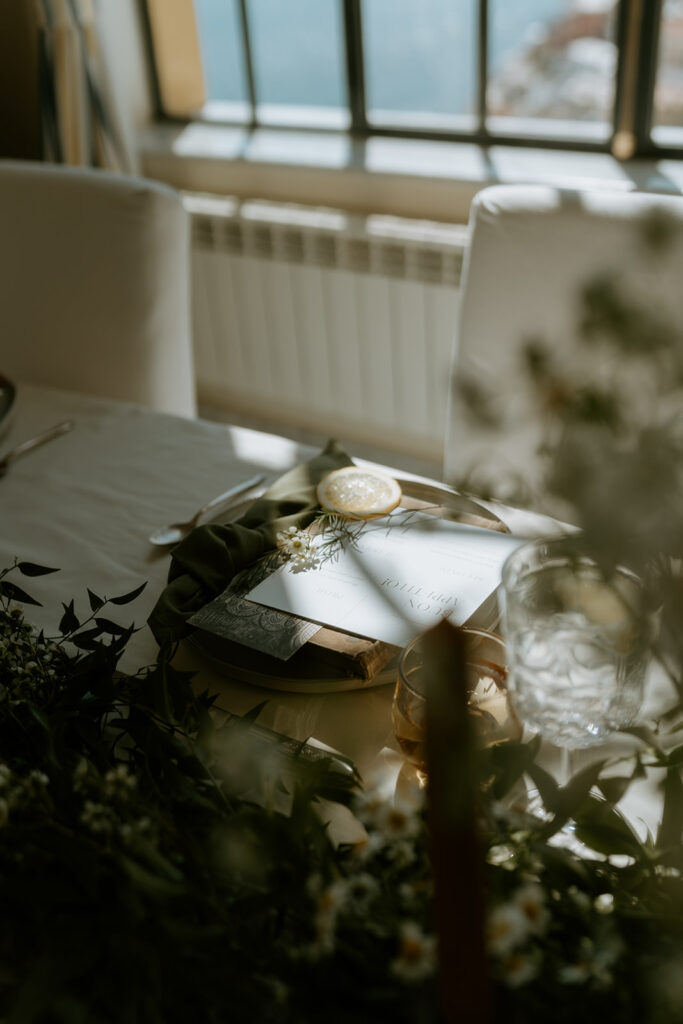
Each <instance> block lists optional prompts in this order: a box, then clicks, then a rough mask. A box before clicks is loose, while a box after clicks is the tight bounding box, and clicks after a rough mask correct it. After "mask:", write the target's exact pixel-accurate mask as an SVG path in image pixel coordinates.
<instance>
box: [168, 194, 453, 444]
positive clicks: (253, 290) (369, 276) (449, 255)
mask: <svg viewBox="0 0 683 1024" xmlns="http://www.w3.org/2000/svg"><path fill="white" fill-rule="evenodd" d="M185 201H186V205H187V208H188V210H189V211H190V214H191V219H192V238H193V257H192V258H193V288H194V301H193V305H194V337H195V358H196V368H197V379H198V388H199V400H200V402H201V403H204V404H205V405H211V406H214V407H215V406H218V407H221V408H223V409H224V410H226V411H227V412H230V411H232V412H234V413H238V414H247V415H252V416H255V417H263V418H264V419H267V420H270V421H272V422H275V423H277V424H281V425H282V428H283V431H284V430H285V428H286V427H287V426H295V427H300V428H305V429H310V430H314V431H315V432H316V433H323V434H327V435H330V436H337V437H339V438H340V439H342V440H344V439H349V440H360V441H371V442H374V443H375V444H378V445H383V446H386V447H393V448H396V449H402V450H404V451H406V452H411V453H413V454H420V455H425V456H428V457H433V458H440V455H441V449H442V442H443V436H444V425H445V416H446V399H447V391H448V376H449V362H450V352H451V345H452V341H453V334H454V330H455V325H456V317H457V310H458V301H459V295H458V285H459V280H460V269H461V265H462V256H463V251H464V246H465V243H466V236H467V229H466V228H465V227H464V226H458V225H448V224H443V225H441V224H436V223H432V222H423V221H411V220H405V219H398V218H393V217H384V216H372V217H360V216H352V215H349V214H345V213H342V212H339V211H335V210H327V209H318V208H309V207H302V206H293V205H290V204H279V203H271V202H260V201H259V202H257V201H248V202H245V201H242V202H239V201H237V200H234V199H229V198H219V197H214V196H204V195H195V194H188V195H186V197H185Z"/></svg>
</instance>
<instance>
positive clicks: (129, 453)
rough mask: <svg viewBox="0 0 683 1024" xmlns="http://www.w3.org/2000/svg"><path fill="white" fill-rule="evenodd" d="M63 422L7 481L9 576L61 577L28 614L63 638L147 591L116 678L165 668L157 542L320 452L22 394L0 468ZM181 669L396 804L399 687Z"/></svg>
mask: <svg viewBox="0 0 683 1024" xmlns="http://www.w3.org/2000/svg"><path fill="white" fill-rule="evenodd" d="M64 420H72V421H73V429H72V430H71V431H70V432H68V433H65V434H64V435H63V436H60V437H58V438H56V439H55V440H53V441H51V442H50V443H49V444H45V445H44V446H42V447H40V448H39V449H36V450H35V451H33V452H32V453H31V454H30V455H28V456H26V457H24V458H22V459H20V460H17V461H16V462H15V463H13V464H12V465H11V466H10V468H9V470H8V472H7V473H6V474H5V476H4V477H3V478H2V479H1V480H0V568H2V567H8V566H10V565H12V564H13V562H14V561H15V560H25V561H30V562H34V563H38V564H41V565H45V566H50V567H52V568H55V569H58V570H59V571H58V572H55V573H52V574H50V575H46V576H42V577H39V578H36V579H31V580H29V581H27V583H26V586H27V589H30V591H31V593H32V595H33V596H34V597H35V598H36V599H37V600H38V601H40V606H38V605H35V606H34V605H29V606H27V607H26V609H25V612H26V616H27V618H28V620H29V621H30V622H32V623H33V624H34V625H35V626H36V627H39V628H43V629H45V630H46V632H48V633H55V632H56V630H57V626H58V623H59V620H60V617H61V615H62V614H63V610H64V609H63V603H66V602H69V601H70V600H71V599H74V602H75V609H76V614H79V610H80V611H81V612H83V613H84V614H85V613H86V612H87V610H88V593H87V592H88V588H89V589H90V590H92V591H94V592H95V593H97V594H99V595H102V596H105V597H108V598H111V597H115V596H117V595H121V594H124V593H127V592H130V591H133V590H134V589H135V588H137V587H139V586H140V585H141V584H143V583H144V584H146V586H145V587H144V589H143V590H142V591H141V593H140V594H139V595H138V596H137V597H136V598H135V600H134V601H132V602H131V603H130V604H128V605H127V606H125V607H123V608H117V609H116V612H117V613H118V615H119V619H120V621H121V622H122V624H124V625H128V624H129V623H131V622H134V623H135V624H136V626H137V627H139V628H138V630H137V632H135V633H134V635H133V636H132V638H131V640H130V642H129V644H128V645H127V647H126V651H125V653H124V656H123V658H122V662H121V665H120V667H121V669H122V670H123V671H127V672H134V671H136V670H137V669H139V668H141V667H143V666H146V665H150V664H152V663H154V661H155V659H156V657H157V653H158V648H157V644H156V641H155V639H154V636H153V635H152V632H151V630H150V628H149V626H148V625H147V619H148V617H149V615H150V613H151V611H152V609H153V607H154V605H155V603H156V601H157V599H158V598H159V595H160V594H161V592H162V591H163V589H164V587H165V585H166V581H167V576H168V571H169V564H170V558H171V554H170V550H171V549H170V548H168V547H166V548H164V547H161V548H160V547H157V546H154V545H152V544H151V543H150V540H149V537H150V534H151V533H152V532H153V531H154V530H155V529H156V528H158V527H160V526H163V525H164V524H166V523H174V522H177V521H184V520H187V519H189V518H190V517H191V515H192V514H193V513H194V512H195V511H196V509H198V508H200V507H201V506H203V505H205V504H206V503H207V502H208V501H209V500H210V499H211V498H212V497H213V496H214V495H216V494H218V493H220V492H222V491H225V490H227V489H228V488H230V487H232V486H236V485H239V484H240V483H242V482H243V481H245V480H247V479H249V478H251V477H253V476H254V475H255V474H264V475H265V476H266V479H267V480H271V481H272V480H274V479H276V478H277V477H278V476H279V475H281V474H282V473H283V472H285V471H286V470H288V469H290V468H292V467H293V466H295V465H297V464H298V463H300V462H302V461H303V460H305V459H307V458H309V457H310V456H311V454H312V453H313V449H312V448H310V447H307V446H305V445H302V444H300V443H298V442H296V441H294V440H291V439H289V438H287V437H283V436H279V435H275V434H271V433H265V432H261V431H257V430H252V429H247V428H245V427H241V426H233V425H229V424H224V423H217V422H209V421H207V420H203V419H187V418H183V417H180V416H172V415H167V414H162V413H159V412H156V411H152V410H150V409H148V408H143V407H140V406H137V405H133V404H129V403H125V402H120V401H113V400H111V399H108V398H100V397H95V396H90V395H84V394H76V393H69V392H65V391H61V390H53V389H49V388H45V387H38V386H34V385H31V384H28V383H22V382H21V381H20V382H18V383H17V397H16V402H15V404H14V407H13V409H12V410H11V413H10V415H9V416H8V417H7V418H6V420H5V421H4V422H3V423H0V455H2V453H3V452H4V451H7V450H9V449H10V448H12V447H13V446H14V445H18V444H19V443H21V442H23V441H24V440H26V439H28V438H30V437H32V436H33V435H35V434H38V433H39V432H40V431H42V430H45V429H47V428H49V427H51V426H52V425H54V424H56V423H58V422H60V421H64ZM349 454H350V455H351V456H353V450H352V446H349ZM364 464H366V465H368V463H364ZM383 468H384V469H385V470H388V471H389V472H390V473H391V472H396V471H395V470H392V467H386V466H385V467H383ZM400 475H401V476H402V477H405V476H406V475H407V474H406V473H404V472H401V473H400ZM414 479H415V480H419V479H421V478H419V477H414ZM489 507H490V508H492V509H493V508H495V511H496V514H497V515H498V516H499V517H500V518H501V519H502V520H503V522H505V524H506V525H507V526H508V527H509V529H510V531H511V532H512V533H513V534H516V535H517V536H520V537H535V536H540V535H546V534H548V533H553V532H558V531H559V530H560V528H561V524H558V523H557V522H556V521H555V520H553V519H552V518H550V517H548V516H545V515H541V514H539V513H537V512H531V511H527V510H523V509H517V508H513V507H510V506H504V505H492V504H490V505H489ZM29 585H30V586H29ZM176 659H177V663H178V664H179V665H180V667H182V668H186V669H188V670H190V671H191V672H192V673H193V676H194V682H193V685H195V686H196V687H198V688H199V689H200V690H208V691H209V692H210V693H212V694H215V695H216V706H217V707H218V708H219V709H221V710H222V711H225V712H229V713H232V714H237V715H243V714H245V713H246V712H248V711H250V710H251V709H252V708H254V707H255V706H256V705H260V704H262V703H264V707H263V710H262V712H261V714H260V717H259V721H260V722H261V723H262V724H263V725H265V726H266V727H268V728H270V729H273V730H274V731H275V732H277V733H279V734H282V735H285V736H288V737H292V738H294V739H296V740H299V741H311V742H314V743H316V744H319V745H322V746H324V747H328V748H331V749H332V750H335V751H339V752H341V753H342V754H343V755H345V756H346V757H348V758H350V759H351V760H352V761H353V762H354V764H355V765H356V767H357V768H358V771H359V772H360V774H361V776H362V778H363V779H364V780H365V781H366V783H367V782H368V781H369V780H372V784H374V785H381V786H383V787H385V788H386V789H387V790H389V791H390V790H391V787H392V786H395V784H396V779H397V777H398V774H399V772H400V770H401V767H402V765H403V764H404V758H403V755H402V754H401V752H400V750H399V748H398V746H397V743H396V740H395V738H394V734H393V729H392V720H391V703H392V696H393V687H392V686H391V685H381V686H365V687H363V688H360V689H356V690H352V691H348V692H329V693H327V692H315V693H300V692H298V693H293V692H286V691H283V690H282V689H273V688H271V687H269V686H255V685H252V684H250V683H246V682H244V681H240V679H238V678H235V677H233V676H231V673H230V671H229V669H225V668H224V667H216V665H215V664H213V663H211V662H210V661H209V660H207V659H206V658H204V657H202V655H201V653H200V652H198V651H197V650H196V649H194V648H193V647H192V645H190V644H181V645H180V649H179V652H178V654H177V656H176ZM660 686H661V680H657V679H655V681H654V682H653V683H652V684H651V685H650V686H649V690H648V700H657V699H659V697H658V694H659V688H660ZM652 785H653V783H652V780H646V781H644V782H643V783H639V784H638V785H637V786H633V787H632V789H631V791H630V792H629V801H630V816H631V817H632V819H633V820H635V821H636V822H637V823H639V827H641V830H644V829H645V828H646V827H647V822H648V819H649V818H650V817H651V811H652V807H653V799H654V798H653V789H652Z"/></svg>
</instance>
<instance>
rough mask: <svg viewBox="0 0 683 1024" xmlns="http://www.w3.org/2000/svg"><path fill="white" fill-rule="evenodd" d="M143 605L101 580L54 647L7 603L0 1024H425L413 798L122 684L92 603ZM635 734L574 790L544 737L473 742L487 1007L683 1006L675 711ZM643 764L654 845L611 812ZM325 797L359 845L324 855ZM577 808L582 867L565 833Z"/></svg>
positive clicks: (111, 633)
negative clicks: (353, 821)
mask: <svg viewBox="0 0 683 1024" xmlns="http://www.w3.org/2000/svg"><path fill="white" fill-rule="evenodd" d="M34 568H36V569H37V567H34ZM10 571H14V573H15V574H16V573H20V572H21V571H22V568H21V564H19V565H16V566H15V567H14V569H13V570H5V571H4V572H2V573H0V579H1V580H2V581H3V582H4V581H5V579H6V577H7V576H8V575H9V573H10ZM33 575H38V573H37V572H33ZM134 596H135V591H134V592H132V593H131V594H128V595H123V596H122V597H121V598H116V599H114V600H111V601H108V600H107V599H106V598H104V597H100V596H98V595H97V594H95V593H94V592H93V591H88V592H87V602H88V605H89V609H90V612H89V614H87V615H84V616H83V617H82V620H81V617H80V615H79V611H78V609H77V607H76V603H75V602H74V601H69V602H68V603H66V604H65V605H64V615H63V618H62V628H63V629H64V630H66V632H65V633H60V634H59V635H58V636H56V637H52V638H48V637H46V636H44V635H43V634H42V633H37V632H36V631H35V630H33V629H31V627H30V626H29V625H28V624H27V623H26V622H25V620H24V619H23V616H22V614H21V612H20V611H19V610H18V609H17V608H16V607H15V606H14V602H13V601H12V600H11V599H10V598H9V597H8V596H7V595H5V596H3V597H2V598H0V687H1V688H0V750H1V751H2V755H1V758H0V905H1V906H2V921H3V926H2V929H0V964H2V969H1V970H0V1017H1V1018H2V1019H3V1020H7V1021H9V1022H17V1024H18V1022H22V1024H23V1022H35V1024H43V1022H46V1024H47V1022H52V1021H68V1022H78V1021H84V1022H85V1021H87V1022H88V1024H91V1022H94V1024H99V1022H106V1024H109V1022H119V1021H126V1022H128V1021H131V1022H137V1021H145V1022H155V1021H158V1022H160V1024H161V1022H163V1024H173V1022H174V1021H178V1022H180V1021H183V1022H185V1021H186V1020H188V1019H191V1020H201V1021H216V1022H223V1021H226V1020H231V1019H233V1018H234V1017H239V1018H240V1019H244V1020H254V1021H259V1022H261V1021H265V1022H268V1021H273V1022H285V1021H287V1022H290V1021H297V1022H303V1024H306V1022H308V1021H310V1022H313V1021H319V1020H321V1019H322V1018H323V1017H324V1018H325V1019H326V1020H332V1021H338V1022H347V1021H348V1022H351V1021H353V1022H354V1024H356V1022H359V1021H360V1022H365V1021H367V1022H370V1021H372V1022H374V1021H377V1020H380V1019H385V1018H392V1019H394V1020H396V1021H399V1022H402V1021H403V1022H406V1024H413V1022H414V1024H422V1022H429V1021H436V1020H437V1019H438V1014H437V1010H436V994H435V993H436V989H435V985H434V977H435V975H434V972H435V970H436V952H435V936H434V934H433V924H432V902H433V899H434V893H433V883H432V877H431V869H430V856H429V836H428V834H427V831H426V827H425V821H424V816H423V811H422V809H421V807H420V806H419V803H414V804H410V805H403V804H402V803H401V802H400V801H399V802H396V801H394V802H393V803H392V802H387V801H386V799H382V798H380V796H379V795H378V794H376V793H374V792H372V791H370V792H364V793H363V792H359V791H358V789H357V785H358V781H359V780H358V778H357V776H356V775H355V774H354V773H352V772H349V771H344V770H342V769H343V766H340V765H339V763H337V762H335V761H334V760H330V759H322V760H318V761H313V762H307V761H306V759H305V757H304V756H303V746H302V749H301V751H300V756H295V757H293V758H291V757H289V758H286V759H283V758H282V757H281V756H279V755H278V751H277V746H276V745H273V744H272V743H270V742H265V741H264V739H263V736H262V735H261V734H260V733H259V732H258V725H257V718H258V715H259V713H260V711H261V710H262V706H258V707H255V708H254V709H253V711H252V712H251V713H250V714H248V715H246V716H245V717H244V718H243V719H236V718H227V719H226V717H225V716H224V715H222V714H220V713H218V712H216V710H215V708H214V707H213V702H212V700H211V699H210V698H209V697H208V696H207V695H206V694H205V693H204V694H198V695H197V694H195V693H194V692H193V690H192V687H191V678H190V676H189V675H188V674H187V673H184V672H180V671H178V670H177V669H176V668H174V666H173V665H172V664H170V663H169V662H168V661H165V660H160V661H159V662H158V663H157V664H155V665H153V666H151V667H150V668H148V669H146V670H144V671H142V672H139V673H137V674H136V675H135V676H127V675H123V674H121V673H119V672H118V671H117V667H116V666H117V663H118V660H119V658H120V655H121V653H122V652H123V650H124V648H125V645H126V643H127V641H128V639H129V638H130V636H131V635H132V632H133V627H132V626H121V625H118V624H116V623H115V622H113V621H111V620H109V619H108V618H107V617H106V616H105V615H103V614H101V613H102V611H103V609H106V608H107V606H108V605H117V604H118V605H119V606H120V605H125V604H126V603H127V601H130V600H132V599H133V597H134ZM631 733H632V736H631V742H632V744H633V750H632V753H630V754H628V755H623V756H622V758H621V759H620V760H619V761H618V762H615V763H610V762H606V761H601V762H599V763H598V764H594V765H591V766H589V767H588V768H585V769H583V770H582V771H581V772H579V773H578V774H577V775H576V776H574V778H573V779H571V780H570V781H569V782H568V783H567V785H566V786H564V787H561V786H559V785H558V784H557V782H556V781H555V780H554V779H553V778H552V777H551V776H550V775H549V774H548V773H547V772H545V771H544V770H543V769H542V768H541V767H540V765H539V764H538V757H539V753H540V740H539V739H538V738H537V739H534V740H532V741H531V742H528V743H517V742H511V741H510V742H505V743H501V744H498V745H495V746H491V747H488V748H486V749H484V750H481V751H480V752H479V754H478V757H477V762H476V771H477V772H478V779H479V783H478V784H479V786H480V789H481V793H482V796H483V800H482V804H481V812H480V813H481V829H482V834H483V836H484V837H485V848H486V851H487V852H486V860H487V863H486V889H487V897H488V908H489V909H488V921H487V928H488V935H489V956H490V968H491V974H492V977H493V978H494V980H495V983H496V986H497V1003H496V1005H497V1018H496V1019H500V1020H501V1021H502V1020H506V1021H508V1020H510V1021H514V1022H520V1024H521V1022H524V1024H535V1022H539V1024H540V1022H545V1021H547V1020H548V1019H549V1016H548V1015H549V1013H551V1014H552V1019H553V1020H557V1021H559V1022H563V1021H567V1022H569V1021H570V1020H571V1021H574V1020H575V1018H576V1013H577V1012H578V1008H579V1007H580V1008H581V1012H582V1013H584V1015H588V1019H593V1018H594V1017H595V1018H597V1016H598V1014H599V1015H600V1017H601V1019H603V1020H604V1021H605V1024H610V1022H617V1021H618V1022H619V1024H636V1022H638V1024H660V1021H661V1022H663V1021H665V1020H666V1021H668V1022H676V1021H681V1020H683V1000H680V1001H678V1002H677V1001H676V998H675V995H676V989H675V987H674V988H672V986H671V985H666V984H664V983H662V985H660V984H659V983H658V984H656V985H655V984H654V979H658V978H660V977H661V978H662V979H664V980H666V978H668V977H669V974H668V973H667V972H673V971H674V968H675V964H676V962H677V961H676V958H677V957H678V956H679V955H680V950H681V939H682V937H683V936H682V930H683V883H682V881H681V870H682V869H683V849H682V847H681V822H682V821H683V792H682V787H681V782H680V776H679V767H680V763H681V761H682V760H683V754H682V753H681V750H682V749H683V747H682V746H681V744H680V743H679V744H678V745H672V744H670V743H668V742H667V739H668V737H667V735H666V734H665V732H664V727H663V726H661V724H660V726H658V727H657V728H656V729H655V730H654V731H653V730H648V729H644V728H638V729H635V728H634V729H632V730H631ZM651 769H656V770H660V771H663V772H664V787H663V792H664V810H663V814H662V818H661V823H660V827H659V829H658V833H657V835H656V836H655V837H646V838H645V839H643V838H642V837H639V836H638V835H637V834H636V833H635V832H634V831H633V829H632V827H631V826H630V825H629V823H628V822H627V821H626V820H625V819H624V818H623V817H622V815H621V814H620V812H619V809H618V807H617V803H618V801H619V800H620V799H621V798H622V797H623V795H624V794H625V792H626V791H627V790H628V789H629V787H630V785H631V784H632V783H633V782H635V781H639V780H640V779H642V778H643V776H644V775H645V774H646V771H647V770H651ZM525 779H527V780H531V781H532V782H533V784H534V785H535V786H536V787H537V789H538V790H539V792H540V793H541V796H542V798H543V803H544V805H545V809H544V811H543V813H541V814H540V815H539V814H538V813H531V809H530V808H529V806H528V805H527V803H526V800H525V798H524V793H525V788H524V780H525ZM321 799H325V800H334V801H337V802H340V803H347V804H350V805H351V806H352V808H353V810H354V813H355V814H356V816H357V818H358V819H359V820H360V821H361V822H362V823H363V824H364V826H365V829H366V832H367V838H366V840H365V841H364V842H361V843H360V844H358V845H356V846H354V847H350V846H347V847H335V846H334V845H333V844H332V843H331V841H330V838H329V835H328V831H327V826H326V820H327V815H328V810H327V808H328V806H329V805H327V804H323V803H321ZM568 818H572V819H573V820H574V821H575V822H576V825H577V835H578V836H579V837H580V838H581V840H582V841H583V842H584V844H586V849H587V850H588V851H589V852H588V854H587V855H586V856H584V857H578V856H577V855H576V854H575V853H573V852H570V851H569V850H567V849H565V848H564V847H563V846H562V845H561V844H558V842H557V839H558V836H559V830H560V828H561V826H562V825H563V824H564V823H565V822H566V820H567V819H568ZM590 851H593V852H592V853H591V852H590ZM464 884H469V883H468V880H464ZM437 897H438V894H437ZM454 926H456V927H458V926H460V927H463V924H462V923H458V922H455V923H454ZM465 927H466V924H465ZM446 969H447V967H446ZM672 976H673V974H672Z"/></svg>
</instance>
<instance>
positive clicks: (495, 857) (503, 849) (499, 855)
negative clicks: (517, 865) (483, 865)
mask: <svg viewBox="0 0 683 1024" xmlns="http://www.w3.org/2000/svg"><path fill="white" fill-rule="evenodd" d="M514 856H515V851H514V850H513V848H512V847H511V846H509V845H508V844H507V843H497V844H496V845H495V846H491V847H490V848H489V850H488V852H487V854H486V859H487V861H488V862H489V864H493V865H494V866H495V867H500V866H501V865H503V864H505V863H506V862H507V861H510V860H511V859H512V858H513V857H514Z"/></svg>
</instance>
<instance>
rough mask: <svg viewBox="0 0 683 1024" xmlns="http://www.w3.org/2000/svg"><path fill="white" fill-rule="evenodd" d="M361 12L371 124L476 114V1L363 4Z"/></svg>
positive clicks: (374, 1) (378, 0) (367, 1)
mask: <svg viewBox="0 0 683 1024" xmlns="http://www.w3.org/2000/svg"><path fill="white" fill-rule="evenodd" d="M362 10H363V42H364V47H365V88H366V104H367V107H368V112H369V118H370V119H371V120H373V121H376V122H381V121H387V120H389V121H394V120H396V118H394V117H392V116H391V115H392V114H394V113H396V114H399V115H400V114H401V113H405V112H408V111H412V112H415V113H419V114H422V115H442V116H443V115H451V116H452V115H462V114H472V113H473V112H474V110H475V108H476V53H477V45H476V40H477V32H476V24H477V22H476V10H477V0H419V2H416V0H364V2H363V5H362ZM403 120H405V119H403ZM412 120H413V123H415V121H416V119H415V118H413V119H412ZM423 120H424V119H423V118H421V119H420V121H423Z"/></svg>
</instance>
